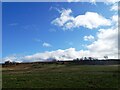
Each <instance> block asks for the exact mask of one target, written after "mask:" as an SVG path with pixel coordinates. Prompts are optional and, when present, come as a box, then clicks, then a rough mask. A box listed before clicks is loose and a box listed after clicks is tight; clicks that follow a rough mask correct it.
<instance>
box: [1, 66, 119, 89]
mask: <svg viewBox="0 0 120 90" xmlns="http://www.w3.org/2000/svg"><path fill="white" fill-rule="evenodd" d="M2 74H3V76H2V78H3V82H2V85H3V88H118V87H119V86H120V85H119V81H120V79H119V78H118V76H119V75H120V71H118V65H69V64H66V65H65V64H19V65H14V66H8V67H3V69H2Z"/></svg>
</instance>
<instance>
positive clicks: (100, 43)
mask: <svg viewBox="0 0 120 90" xmlns="http://www.w3.org/2000/svg"><path fill="white" fill-rule="evenodd" d="M97 38H98V39H97V40H96V41H94V42H93V43H92V44H90V45H88V46H87V48H88V50H89V51H90V52H93V53H94V55H97V56H98V55H100V56H103V55H108V56H109V57H112V58H113V57H114V58H117V57H118V28H110V29H100V30H99V32H98V34H97Z"/></svg>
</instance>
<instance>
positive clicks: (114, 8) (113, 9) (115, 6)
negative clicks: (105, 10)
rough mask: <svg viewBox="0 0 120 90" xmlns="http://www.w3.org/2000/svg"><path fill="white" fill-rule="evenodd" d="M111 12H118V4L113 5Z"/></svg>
mask: <svg viewBox="0 0 120 90" xmlns="http://www.w3.org/2000/svg"><path fill="white" fill-rule="evenodd" d="M110 10H111V11H118V4H117V3H115V4H113V5H112V7H111V9H110Z"/></svg>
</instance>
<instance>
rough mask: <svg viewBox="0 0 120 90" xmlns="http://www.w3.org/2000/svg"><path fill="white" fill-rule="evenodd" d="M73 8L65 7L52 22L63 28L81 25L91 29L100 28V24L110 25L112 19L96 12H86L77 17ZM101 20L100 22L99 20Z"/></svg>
mask: <svg viewBox="0 0 120 90" xmlns="http://www.w3.org/2000/svg"><path fill="white" fill-rule="evenodd" d="M71 13H72V10H71V9H67V10H66V9H64V10H62V12H61V15H60V17H58V18H56V19H55V20H53V21H52V24H54V25H57V26H60V27H62V28H63V29H72V28H79V27H81V26H83V27H85V28H89V29H93V28H98V27H100V26H109V25H111V21H110V20H109V19H106V18H104V17H103V16H102V15H99V14H98V13H95V12H86V13H85V15H78V16H76V17H74V16H72V15H71ZM98 21H99V22H98Z"/></svg>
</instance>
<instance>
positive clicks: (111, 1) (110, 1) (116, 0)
mask: <svg viewBox="0 0 120 90" xmlns="http://www.w3.org/2000/svg"><path fill="white" fill-rule="evenodd" d="M67 1H68V2H90V3H95V2H105V3H106V4H113V3H116V2H119V1H120V0H67Z"/></svg>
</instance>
